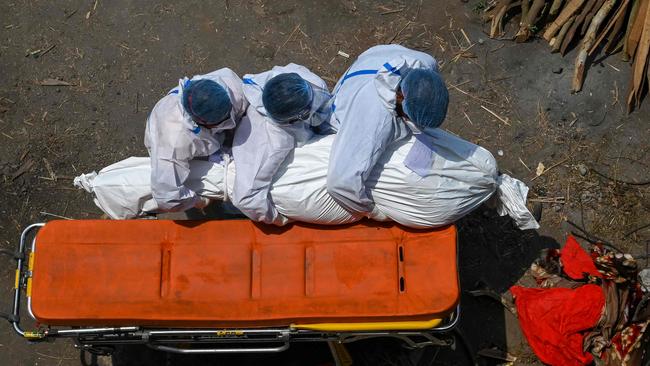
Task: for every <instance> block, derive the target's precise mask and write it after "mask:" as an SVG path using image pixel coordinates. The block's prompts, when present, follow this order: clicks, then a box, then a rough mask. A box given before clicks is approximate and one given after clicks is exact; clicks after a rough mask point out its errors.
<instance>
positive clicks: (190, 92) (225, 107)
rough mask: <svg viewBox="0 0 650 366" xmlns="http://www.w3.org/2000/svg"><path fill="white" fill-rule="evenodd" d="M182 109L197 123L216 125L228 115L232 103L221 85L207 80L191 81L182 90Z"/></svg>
mask: <svg viewBox="0 0 650 366" xmlns="http://www.w3.org/2000/svg"><path fill="white" fill-rule="evenodd" d="M182 100H183V108H185V110H186V111H187V113H189V114H190V115H191V116H192V119H193V120H194V121H195V122H197V123H202V124H208V125H211V124H216V123H219V122H221V121H223V120H224V119H226V118H227V117H228V115H230V110H231V109H232V103H231V102H230V97H229V96H228V93H227V92H226V89H224V88H223V87H222V86H221V85H219V84H217V83H216V82H214V81H212V80H208V79H199V80H192V81H190V82H189V85H187V84H186V87H185V88H184V90H183V99H182Z"/></svg>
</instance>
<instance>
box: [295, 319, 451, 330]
mask: <svg viewBox="0 0 650 366" xmlns="http://www.w3.org/2000/svg"><path fill="white" fill-rule="evenodd" d="M441 322H442V319H431V320H424V321H405V322H374V323H315V324H292V325H291V327H292V328H294V329H306V330H318V331H323V332H352V331H378V330H425V329H431V328H435V327H437V326H438V325H439V324H440V323H441Z"/></svg>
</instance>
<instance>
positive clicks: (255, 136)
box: [231, 64, 335, 225]
mask: <svg viewBox="0 0 650 366" xmlns="http://www.w3.org/2000/svg"><path fill="white" fill-rule="evenodd" d="M285 73H296V74H298V75H299V76H300V77H301V78H303V79H304V80H306V81H307V82H309V83H310V84H312V85H313V86H315V87H317V88H319V89H321V90H322V91H324V92H325V93H327V100H328V103H327V104H326V105H323V106H322V107H323V109H324V111H322V113H315V114H313V115H312V116H311V117H310V118H309V119H307V120H305V121H296V122H293V123H286V124H279V123H277V122H275V121H273V120H272V119H271V117H270V116H269V115H268V113H267V111H266V109H265V108H264V105H263V103H262V92H263V89H264V85H265V84H266V83H267V82H268V81H269V80H270V79H271V78H273V77H275V76H277V75H279V74H285ZM243 84H244V86H243V91H244V96H245V97H246V100H247V101H248V103H249V107H248V109H247V112H246V116H245V117H244V118H243V119H242V121H241V122H240V124H239V125H238V127H237V129H236V130H235V137H234V139H233V147H232V153H233V159H234V161H235V165H236V167H237V175H236V177H235V186H234V187H235V188H234V190H233V193H232V197H231V199H232V203H233V205H234V206H235V207H237V208H238V209H239V210H240V211H242V213H244V214H245V215H246V216H248V217H249V218H250V219H252V220H255V221H261V222H265V223H268V224H275V225H285V224H287V223H288V222H289V220H288V219H287V218H286V217H285V216H283V215H281V214H280V213H279V212H278V210H277V209H276V208H275V206H274V204H273V201H272V200H271V198H270V196H269V190H270V189H271V182H272V181H273V177H274V176H275V174H276V172H277V171H278V169H279V168H280V166H282V164H283V163H284V161H285V159H286V158H287V156H288V155H289V154H290V153H291V152H292V151H293V149H294V148H295V147H296V146H302V145H303V144H304V143H305V142H307V141H308V140H310V139H311V138H312V136H313V135H314V133H315V131H317V130H331V129H335V128H334V127H332V126H330V125H329V119H330V115H331V105H330V104H329V103H331V102H330V101H329V99H331V98H330V96H329V92H327V84H326V83H325V81H323V80H322V79H321V78H320V77H318V76H317V75H316V74H314V73H312V72H311V71H309V70H308V69H307V68H305V67H303V66H300V65H296V64H288V65H286V66H275V67H274V68H273V69H271V70H270V71H267V72H263V73H261V74H256V75H245V76H244V78H243Z"/></svg>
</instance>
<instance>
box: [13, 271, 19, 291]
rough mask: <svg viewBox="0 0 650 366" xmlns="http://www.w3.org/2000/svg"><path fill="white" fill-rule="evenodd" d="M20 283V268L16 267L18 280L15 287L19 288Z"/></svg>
mask: <svg viewBox="0 0 650 366" xmlns="http://www.w3.org/2000/svg"><path fill="white" fill-rule="evenodd" d="M18 285H20V270H19V269H18V268H16V282H14V289H16V290H17V289H18Z"/></svg>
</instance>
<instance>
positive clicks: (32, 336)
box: [23, 332, 45, 339]
mask: <svg viewBox="0 0 650 366" xmlns="http://www.w3.org/2000/svg"><path fill="white" fill-rule="evenodd" d="M23 337H25V338H27V339H43V338H45V334H43V333H40V332H25V334H23Z"/></svg>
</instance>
